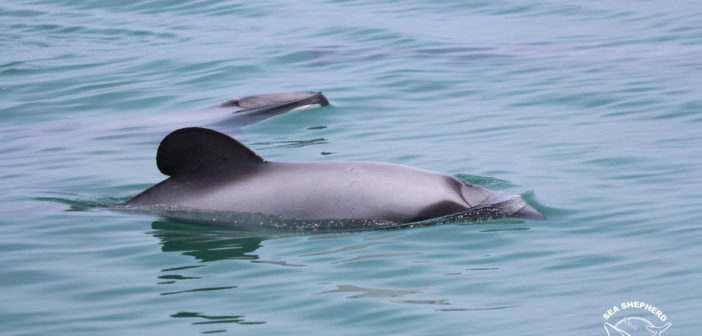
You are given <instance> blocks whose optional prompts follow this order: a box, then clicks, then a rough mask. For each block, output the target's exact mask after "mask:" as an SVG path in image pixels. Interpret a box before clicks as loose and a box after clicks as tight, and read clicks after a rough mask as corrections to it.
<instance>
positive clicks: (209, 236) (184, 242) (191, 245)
mask: <svg viewBox="0 0 702 336" xmlns="http://www.w3.org/2000/svg"><path fill="white" fill-rule="evenodd" d="M151 228H152V230H151V231H149V234H151V235H153V236H154V237H156V238H158V239H159V240H160V243H161V251H163V252H181V254H182V255H187V256H191V257H193V258H195V259H197V260H199V261H202V262H210V261H216V260H222V259H245V260H257V259H259V256H258V255H256V254H253V252H254V251H256V250H257V249H258V248H260V247H261V242H262V241H264V240H266V239H268V237H265V236H262V235H259V234H254V233H251V232H240V231H233V230H226V229H221V228H212V227H206V226H202V225H191V224H185V223H180V222H176V221H168V220H157V221H154V222H153V223H151Z"/></svg>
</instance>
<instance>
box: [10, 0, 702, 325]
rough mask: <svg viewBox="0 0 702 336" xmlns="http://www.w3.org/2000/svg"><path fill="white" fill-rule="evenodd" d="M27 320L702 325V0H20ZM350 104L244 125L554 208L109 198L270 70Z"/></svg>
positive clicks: (14, 279) (14, 261) (290, 154)
mask: <svg viewBox="0 0 702 336" xmlns="http://www.w3.org/2000/svg"><path fill="white" fill-rule="evenodd" d="M0 29H2V31H3V33H2V34H0V139H1V140H2V141H0V181H2V186H3V188H2V192H0V214H1V216H0V251H1V252H0V286H1V287H0V288H1V290H0V302H1V303H0V325H2V333H3V334H4V335H46V334H54V335H94V334H98V333H99V334H114V335H124V334H140V335H164V334H176V335H180V334H182V335H190V334H201V333H202V334H209V333H221V334H229V335H242V334H243V335H261V334H266V335H268V334H272V335H274V334H280V335H282V334H285V335H290V334H303V333H304V334H308V335H328V334H329V333H333V334H335V335H358V334H402V335H466V334H471V335H520V336H527V335H544V334H546V335H558V334H562V335H566V334H567V335H598V334H599V335H605V334H606V333H605V331H604V330H603V327H602V325H603V323H604V322H605V321H604V319H603V318H602V314H603V313H604V312H605V311H606V310H607V309H608V308H611V307H612V306H613V305H617V304H618V303H619V302H622V301H627V300H639V301H646V302H650V303H652V304H655V305H656V306H657V307H659V308H660V309H662V310H663V311H664V312H665V313H666V315H667V316H668V318H669V321H671V322H672V326H671V328H670V330H668V331H666V333H665V334H668V333H670V334H678V335H691V334H694V333H695V332H697V331H698V329H699V328H698V327H699V323H698V322H697V321H698V320H699V318H698V317H699V316H700V314H701V313H702V311H700V306H699V302H700V300H701V299H702V289H700V287H699V286H698V283H699V279H700V278H702V271H701V270H702V262H701V261H700V256H701V255H702V250H700V246H701V245H702V226H701V225H700V221H701V220H702V216H701V215H700V214H699V211H700V209H701V207H700V200H701V199H702V174H700V167H702V152H701V151H700V149H699V148H700V146H701V145H702V114H701V113H700V112H701V111H702V98H701V97H702V94H700V92H701V91H702V61H701V59H700V57H699V55H701V54H702V6H701V5H700V4H699V2H697V1H675V2H672V3H666V4H663V3H660V2H652V1H632V0H617V1H609V2H588V3H581V2H574V1H570V2H568V1H537V2H534V1H483V2H480V1H473V2H465V1H444V2H441V3H437V2H430V1H421V0H417V1H410V2H396V1H390V0H384V1H363V0H361V1H314V0H313V1H306V2H285V1H256V2H246V3H240V2H219V1H211V0H202V1H188V2H181V1H165V0H153V1H141V2H137V3H132V4H126V3H121V2H111V1H104V0H94V1H74V0H71V1H67V0H66V1H62V0H59V1H45V0H35V1H9V2H7V1H6V2H3V3H2V4H0ZM296 90H310V91H314V90H322V91H323V92H324V93H325V94H326V95H327V97H329V98H330V100H331V103H332V105H333V106H329V107H325V108H322V109H317V110H309V111H299V112H293V113H291V114H288V115H284V116H280V117H277V118H275V119H271V120H268V121H266V122H263V123H260V124H256V125H254V126H251V127H248V128H246V129H245V130H244V135H245V137H246V140H245V143H246V144H247V145H249V146H251V147H252V148H253V149H254V150H256V151H257V152H258V153H259V154H261V155H262V156H263V157H265V158H267V159H269V160H279V161H311V160H320V161H327V160H346V161H349V160H357V161H381V162H392V163H398V164H405V165H410V166H415V167H420V168H424V169H429V170H434V171H440V172H444V173H447V174H452V175H457V176H461V177H463V178H466V179H467V180H469V181H471V182H472V183H476V184H481V185H484V186H486V187H488V188H492V189H495V190H500V191H505V192H510V193H520V194H523V195H525V196H526V197H527V198H528V199H529V201H530V202H531V203H532V204H534V205H535V206H536V207H537V208H539V209H540V210H542V211H543V212H544V213H545V214H546V215H548V216H549V217H550V220H549V221H546V222H533V221H523V220H496V221H490V222H486V223H478V224H447V225H441V226H433V227H423V228H413V229H401V230H393V231H370V232H354V233H336V234H322V235H320V234H295V235H281V234H261V233H254V232H239V231H234V230H231V229H227V228H222V227H211V226H199V225H191V224H183V223H176V222H172V221H169V220H166V219H164V218H160V217H158V216H153V215H135V214H125V213H118V212H111V211H105V210H100V209H91V208H90V206H91V205H95V204H104V203H114V202H118V201H122V200H125V199H128V198H129V197H132V196H134V195H135V194H137V193H138V192H139V191H141V190H143V189H145V188H147V187H148V186H150V185H152V184H154V183H156V182H158V181H160V180H161V179H163V176H162V175H161V174H160V173H159V172H158V170H157V169H156V167H155V162H154V156H155V151H156V148H157V145H158V142H159V141H160V139H161V138H162V137H163V136H164V135H165V134H167V133H168V132H169V131H171V130H173V129H174V128H176V127H180V126H179V125H181V124H183V123H191V122H192V123H195V122H200V121H202V120H204V119H206V118H207V116H204V115H197V114H193V113H190V111H194V110H197V109H199V108H202V107H205V106H209V105H212V104H216V103H219V102H223V101H225V100H226V99H230V98H234V97H238V96H246V95H250V94H257V93H266V92H278V91H296Z"/></svg>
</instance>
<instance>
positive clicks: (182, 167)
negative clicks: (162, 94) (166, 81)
mask: <svg viewBox="0 0 702 336" xmlns="http://www.w3.org/2000/svg"><path fill="white" fill-rule="evenodd" d="M263 162H264V160H263V159H262V158H261V157H260V156H258V155H257V154H256V153H254V152H253V151H252V150H250V149H249V148H248V147H246V146H244V145H242V144H241V143H240V142H239V141H236V140H235V139H233V138H232V137H230V136H228V135H226V134H223V133H220V132H217V131H214V130H211V129H207V128H200V127H188V128H181V129H179V130H176V131H173V132H171V134H169V135H167V136H166V137H165V138H163V140H161V144H160V145H159V146H158V152H157V153H156V165H158V170H160V171H161V172H162V173H164V174H166V175H168V176H177V175H184V174H193V173H197V172H202V171H205V170H208V169H211V168H216V167H219V166H222V165H225V164H226V165H231V166H232V167H233V168H242V169H244V168H249V167H252V166H254V165H257V164H261V163H263Z"/></svg>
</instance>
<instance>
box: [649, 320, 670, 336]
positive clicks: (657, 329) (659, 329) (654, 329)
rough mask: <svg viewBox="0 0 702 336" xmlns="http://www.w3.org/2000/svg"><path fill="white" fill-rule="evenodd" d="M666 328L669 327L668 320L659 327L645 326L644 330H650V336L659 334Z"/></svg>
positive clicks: (658, 335)
mask: <svg viewBox="0 0 702 336" xmlns="http://www.w3.org/2000/svg"><path fill="white" fill-rule="evenodd" d="M668 328H670V322H668V323H666V324H664V325H662V326H660V327H656V326H646V330H648V331H650V332H651V333H652V336H660V335H661V333H663V332H664V331H666V330H668Z"/></svg>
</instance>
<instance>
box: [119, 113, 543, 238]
mask: <svg viewBox="0 0 702 336" xmlns="http://www.w3.org/2000/svg"><path fill="white" fill-rule="evenodd" d="M156 163H157V166H158V168H159V170H160V171H161V172H162V173H163V174H165V175H168V176H169V177H168V178H167V179H166V180H164V181H162V182H160V183H158V184H156V185H154V186H153V187H151V188H149V189H147V190H145V191H143V192H142V193H140V194H138V195H137V196H135V197H134V198H132V199H130V200H128V201H126V202H124V203H122V204H120V205H119V206H120V207H125V208H137V209H171V210H173V209H176V210H179V211H193V212H201V213H202V212H205V213H206V212H217V213H222V212H225V213H241V214H254V215H266V216H276V217H279V218H281V219H294V220H347V221H353V220H361V221H378V222H383V223H387V222H391V223H397V224H404V223H413V222H418V221H424V220H428V219H433V218H438V217H443V216H447V215H456V216H457V217H456V218H460V219H461V220H466V219H467V220H475V219H478V217H477V216H478V215H477V214H481V216H482V217H481V218H480V219H485V216H486V215H485V214H489V215H488V216H487V218H497V217H515V218H526V219H546V217H545V216H544V215H542V214H541V213H539V212H538V211H537V210H536V209H534V208H533V207H531V206H530V205H528V204H527V203H526V202H525V201H524V200H523V199H522V198H521V197H520V196H518V195H507V194H504V193H500V192H494V191H490V190H487V189H485V188H482V187H480V186H476V185H471V184H469V183H467V182H465V181H462V180H460V179H458V178H455V177H453V176H449V175H444V174H440V173H435V172H431V171H426V170H421V169H416V168H411V167H407V166H401V165H395V164H387V163H369V162H269V161H266V160H264V159H263V158H261V157H260V156H258V155H257V154H256V153H254V152H253V151H252V150H251V149H249V148H247V147H246V146H244V145H242V144H241V143H239V142H238V141H237V140H235V139H233V138H231V137H229V136H228V135H225V134H223V133H220V132H217V131H214V130H211V129H207V128H198V127H190V128H182V129H179V130H176V131H174V132H172V133H170V134H169V135H167V136H166V137H165V138H164V139H163V140H162V141H161V144H160V145H159V148H158V151H157V155H156ZM471 214H476V215H475V216H473V215H471ZM474 217H475V218H474Z"/></svg>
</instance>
